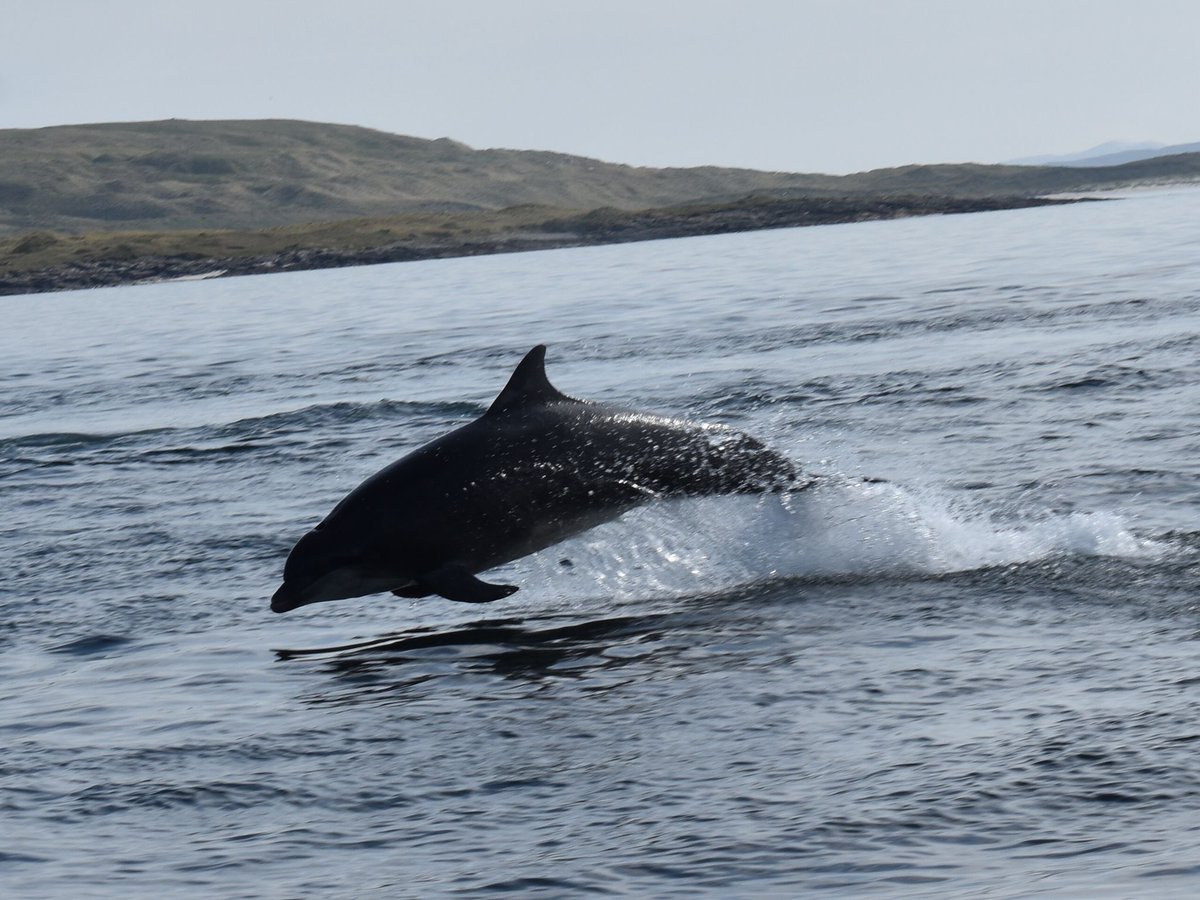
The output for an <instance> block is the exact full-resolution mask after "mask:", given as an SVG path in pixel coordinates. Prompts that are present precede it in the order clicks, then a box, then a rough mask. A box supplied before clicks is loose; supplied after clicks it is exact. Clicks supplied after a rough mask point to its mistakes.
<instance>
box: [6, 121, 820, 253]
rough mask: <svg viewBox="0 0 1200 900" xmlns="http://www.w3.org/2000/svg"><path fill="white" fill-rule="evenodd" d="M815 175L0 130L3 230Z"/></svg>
mask: <svg viewBox="0 0 1200 900" xmlns="http://www.w3.org/2000/svg"><path fill="white" fill-rule="evenodd" d="M828 180H829V179H828V177H825V176H816V177H812V176H794V175H783V174H778V173H770V172H756V171H751V170H745V169H722V168H715V167H705V168H694V169H644V168H635V167H632V166H623V165H614V164H611V163H604V162H600V161H599V160H594V159H586V158H583V157H578V156H568V155H565V154H561V153H544V152H538V151H525V150H474V149H472V148H470V147H468V146H466V145H465V144H460V143H457V142H456V141H452V140H449V139H446V138H442V139H440V140H424V139H421V138H413V137H404V136H401V135H394V134H386V133H383V132H379V131H373V130H371V129H368V128H358V127H354V126H347V125H327V124H319V123H313V122H299V121H288V120H261V121H228V122H220V121H214V122H194V121H184V120H175V119H172V120H167V121H161V122H141V123H116V124H101V125H69V126H60V127H53V128H39V129H9V130H0V233H4V232H7V233H13V232H20V231H27V230H31V229H52V230H56V231H73V232H78V231H93V230H112V229H122V230H127V229H154V230H160V229H175V228H204V227H214V228H216V227H221V228H261V227H268V226H272V225H289V224H297V223H303V222H310V221H329V220H336V219H343V218H348V217H358V216H379V215H395V214H397V213H402V212H409V211H433V212H453V211H470V210H487V209H500V208H504V207H509V206H518V205H524V204H535V205H540V206H551V207H559V208H569V209H596V208H599V207H614V208H617V209H642V208H648V207H655V206H666V205H670V204H673V203H679V202H683V201H687V200H692V199H696V198H701V197H709V196H714V195H745V194H749V193H754V192H757V191H769V190H774V189H779V188H795V187H819V186H820V185H821V184H822V182H823V181H828Z"/></svg>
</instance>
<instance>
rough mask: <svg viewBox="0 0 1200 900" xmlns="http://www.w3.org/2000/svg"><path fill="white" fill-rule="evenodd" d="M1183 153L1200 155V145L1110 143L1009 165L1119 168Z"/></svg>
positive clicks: (1022, 160)
mask: <svg viewBox="0 0 1200 900" xmlns="http://www.w3.org/2000/svg"><path fill="white" fill-rule="evenodd" d="M1182 153H1200V142H1197V143H1194V144H1155V143H1149V142H1147V143H1128V142H1125V141H1109V142H1108V143H1106V144H1100V145H1099V146H1096V147H1092V148H1090V149H1088V150H1081V151H1079V152H1078V153H1066V154H1063V155H1061V156H1027V157H1024V158H1023V159H1014V160H1012V162H1011V163H1010V164H1011V165H1016V166H1072V167H1077V168H1094V167H1099V166H1120V165H1124V164H1125V163H1131V162H1138V161H1140V160H1143V159H1157V158H1159V157H1162V156H1178V155H1180V154H1182Z"/></svg>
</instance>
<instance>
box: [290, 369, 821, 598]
mask: <svg viewBox="0 0 1200 900" xmlns="http://www.w3.org/2000/svg"><path fill="white" fill-rule="evenodd" d="M545 359H546V348H545V347H544V346H542V345H539V346H537V347H534V348H533V349H532V350H530V351H529V353H528V354H527V355H526V356H525V358H524V359H523V360H521V363H520V365H518V366H517V368H516V371H514V372H513V374H512V377H511V378H510V379H509V381H508V384H507V385H506V386H505V388H504V390H502V391H501V392H500V395H499V396H498V397H497V398H496V400H495V402H493V403H492V405H491V407H490V408H489V409H488V411H487V412H486V413H484V414H483V415H482V416H480V417H479V418H478V419H476V420H475V421H474V422H471V423H470V424H467V425H464V426H462V427H461V428H458V429H456V430H454V431H452V432H450V433H449V434H447V435H445V436H444V437H440V438H438V439H437V440H435V441H433V442H431V443H429V444H426V445H425V446H424V447H421V448H419V449H417V450H414V451H413V452H412V453H410V454H408V455H407V456H405V457H404V458H403V459H401V460H399V461H398V462H394V463H392V464H391V465H390V466H388V467H387V468H385V469H383V470H382V471H381V472H378V473H377V474H375V475H372V476H371V477H370V478H368V479H367V480H366V481H364V482H363V483H362V484H360V485H359V486H358V487H357V488H355V489H354V490H353V491H351V492H350V494H349V495H347V496H346V497H345V499H343V500H342V501H341V502H340V503H339V504H338V505H337V506H335V507H334V509H333V512H331V513H330V514H329V515H328V516H326V517H325V520H324V521H322V522H321V524H319V525H318V526H317V527H316V528H314V529H313V530H312V531H310V532H308V533H307V534H306V535H304V536H303V537H302V538H300V540H299V542H297V544H296V546H295V547H294V548H292V552H291V554H290V555H289V556H288V558H287V563H286V564H285V565H284V568H283V584H282V585H281V586H280V588H279V590H277V591H276V592H275V595H274V596H273V597H272V598H271V609H272V610H274V611H275V612H279V613H281V612H287V611H288V610H292V609H296V608H297V607H300V606H306V605H308V604H310V603H320V602H322V601H325V600H341V599H344V598H348V597H362V596H365V595H367V594H374V593H379V592H383V591H391V592H392V593H393V594H396V595H397V596H400V597H426V596H429V595H430V594H439V595H441V596H442V597H445V598H447V599H449V600H458V601H461V602H464V603H487V602H489V601H492V600H499V599H500V598H501V597H507V596H508V595H509V594H511V593H513V592H514V591H515V590H517V587H516V586H515V585H511V584H489V583H487V582H484V581H481V580H479V579H478V578H476V577H475V576H476V574H477V573H479V572H483V571H485V570H487V569H491V568H493V567H495V566H498V565H501V564H502V563H506V562H509V561H511V560H514V559H519V558H520V557H522V556H527V555H528V554H530V553H534V552H536V551H538V550H541V549H543V548H544V547H549V546H550V545H552V544H556V543H558V542H559V541H562V540H565V539H567V538H569V537H571V536H573V535H576V534H579V533H580V532H583V531H586V530H588V529H589V528H593V527H595V526H596V525H599V524H601V523H603V522H607V521H609V520H611V519H615V518H616V517H617V516H619V515H621V513H623V512H626V511H627V510H630V509H632V508H633V507H635V506H639V505H640V504H643V503H646V502H647V501H650V500H654V499H659V498H669V497H694V496H703V495H710V494H747V493H762V492H774V491H782V490H785V489H788V488H793V489H796V488H801V487H805V486H807V485H806V484H805V483H803V482H799V483H798V481H797V473H796V469H795V467H794V466H793V465H792V463H791V462H790V461H789V460H787V459H786V458H785V457H783V456H781V455H780V454H778V453H776V452H774V451H773V450H770V449H768V448H767V447H765V446H763V444H761V443H760V442H759V441H757V440H755V439H754V438H752V437H750V436H749V435H747V434H743V433H742V432H740V431H736V430H735V429H733V428H729V427H727V426H724V425H709V424H702V423H698V422H689V421H686V420H683V419H673V418H666V417H663V416H656V415H650V414H647V413H640V412H632V411H629V410H624V409H620V408H617V407H613V406H607V405H604V404H600V403H591V402H588V401H584V400H575V399H573V398H571V397H568V396H566V395H565V394H562V393H560V392H559V391H558V390H557V389H556V388H555V387H554V386H553V385H551V384H550V382H549V380H548V379H547V378H546V369H545Z"/></svg>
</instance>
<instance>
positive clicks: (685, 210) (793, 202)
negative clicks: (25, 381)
mask: <svg viewBox="0 0 1200 900" xmlns="http://www.w3.org/2000/svg"><path fill="white" fill-rule="evenodd" d="M1091 199H1096V198H1094V197H1062V196H1059V197H1047V196H1041V197H1026V196H1008V197H1004V196H1000V197H949V196H927V195H926V196H861V195H860V196H840V197H800V198H772V197H748V198H743V199H741V200H737V201H732V202H726V203H706V204H692V205H687V206H678V207H670V208H663V209H649V210H640V211H624V210H616V209H608V208H605V209H598V210H592V211H590V212H583V213H575V214H571V213H566V214H564V212H563V211H561V210H559V211H552V212H551V211H548V212H547V214H546V215H545V216H544V217H534V218H533V219H532V220H531V219H530V217H529V216H528V215H526V216H523V217H522V218H523V221H520V222H518V223H515V224H514V225H512V226H510V227H504V226H503V225H501V227H497V225H496V223H494V222H493V223H491V225H490V227H488V228H470V227H465V228H460V229H458V233H457V234H455V233H454V229H446V228H442V229H439V230H438V231H436V232H428V233H414V234H410V235H406V236H404V237H401V238H400V239H393V238H392V237H391V236H390V235H388V229H379V228H374V226H375V225H377V224H378V221H377V220H372V221H371V222H370V224H371V225H372V227H373V232H372V233H373V234H375V235H379V237H376V239H375V243H374V244H371V243H370V242H369V241H368V243H367V245H365V246H364V245H362V243H363V238H362V236H361V235H358V236H357V237H356V239H355V240H354V241H350V242H349V243H351V244H357V245H356V246H336V245H330V246H323V245H322V242H320V241H317V242H314V243H312V244H310V245H307V246H306V245H303V244H297V243H295V242H292V243H290V244H289V245H287V246H283V247H281V248H280V249H278V250H272V251H270V252H258V253H244V254H229V255H224V254H214V253H204V252H195V251H188V252H179V253H172V254H170V255H156V254H153V253H149V254H141V255H138V254H134V255H133V256H132V258H130V254H129V253H128V251H127V250H125V252H122V253H121V254H112V255H108V256H104V255H99V256H97V257H96V258H92V259H87V258H84V259H76V260H72V261H69V262H62V263H57V264H52V265H44V266H40V267H38V266H36V265H31V266H30V267H29V268H27V269H21V268H20V260H19V257H18V255H17V253H10V254H9V255H8V256H7V258H6V259H3V260H0V296H6V295H7V296H13V295H19V294H36V293H49V292H56V291H68V290H81V289H87V288H96V287H115V286H119V285H132V284H145V283H155V282H164V281H175V280H194V279H205V278H220V277H230V276H235V275H259V274H268V273H272V272H293V271H303V270H310V269H326V268H342V267H346V266H359V265H378V264H381V263H394V262H412V261H417V260H428V259H447V258H451V257H463V256H484V255H491V254H496V253H520V252H527V251H532V250H550V249H560V248H566V247H588V246H600V245H605V244H619V243H630V242H635V241H649V240H662V239H668V238H680V237H697V236H700V235H706V234H728V233H731V232H740V231H760V230H768V229H775V228H797V227H804V226H809V225H833V224H847V223H852V222H866V221H879V220H887V219H898V218H909V217H913V216H923V215H955V214H963V213H973V212H994V211H998V210H1005V209H1024V208H1029V207H1038V206H1053V205H1061V204H1064V203H1077V202H1084V201H1087V200H1091ZM364 221H365V220H364ZM255 234H256V235H257V236H261V235H262V234H263V232H258V233H255ZM279 234H280V240H286V239H287V238H288V235H287V234H286V233H283V232H280V233H279ZM206 235H207V233H206ZM384 236H387V239H386V240H384V239H383V237H384ZM50 240H52V241H58V240H59V239H58V238H57V237H56V236H51V238H50ZM18 252H19V251H18ZM14 260H16V261H17V263H16V265H15V266H14Z"/></svg>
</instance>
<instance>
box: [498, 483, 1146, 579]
mask: <svg viewBox="0 0 1200 900" xmlns="http://www.w3.org/2000/svg"><path fill="white" fill-rule="evenodd" d="M1162 552H1163V549H1162V547H1161V546H1160V545H1157V544H1155V543H1154V542H1152V541H1148V540H1144V539H1142V538H1139V537H1137V536H1136V535H1135V534H1133V533H1132V531H1131V530H1130V528H1129V525H1128V524H1127V523H1126V521H1125V520H1124V519H1123V518H1122V517H1121V516H1119V515H1116V514H1114V513H1107V512H1096V513H1070V514H1065V515H1038V516H1031V517H1028V518H1026V519H1024V520H1018V521H1011V520H1008V521H1000V520H999V519H998V518H997V517H996V516H994V515H992V514H990V513H988V512H986V511H973V510H964V509H959V508H956V506H955V505H954V504H952V503H950V502H949V501H948V500H947V499H946V498H945V497H942V496H938V495H936V494H922V493H919V492H914V491H910V490H907V489H905V488H903V487H900V486H897V485H895V484H886V483H874V484H872V483H860V482H849V481H828V482H825V483H824V484H822V485H820V486H818V487H815V488H812V489H810V490H808V491H805V492H803V493H799V494H792V495H769V496H763V497H710V498H704V499H701V500H688V501H677V502H672V503H665V504H652V505H649V506H645V507H642V508H641V509H638V510H636V511H634V512H632V513H629V514H627V515H626V516H624V517H622V518H621V519H620V520H618V521H616V522H612V523H609V524H607V525H604V526H602V527H600V528H597V529H595V530H593V531H591V532H588V533H587V534H585V535H583V536H581V537H579V538H576V539H574V540H572V541H569V542H567V543H564V544H561V545H559V546H557V547H555V548H551V549H549V550H546V551H543V552H542V553H540V554H538V555H536V556H534V557H531V558H529V559H528V560H524V561H522V562H521V563H518V564H517V565H516V568H517V569H518V574H516V575H515V576H514V577H518V578H522V579H524V580H525V583H527V584H529V586H531V587H532V586H533V585H534V584H535V583H537V581H538V580H539V579H544V580H545V582H546V586H547V587H550V588H552V589H558V588H561V589H562V590H563V591H564V592H567V593H571V594H575V595H578V594H579V593H580V592H581V589H582V592H583V593H586V594H592V593H594V592H595V589H596V588H599V589H601V590H602V591H603V592H604V593H605V594H606V595H608V596H614V595H615V596H623V595H625V596H645V595H646V594H647V593H666V594H695V593H704V592H708V591H715V590H721V589H725V588H728V587H732V586H735V585H739V584H748V583H752V582H756V581H762V580H765V579H774V578H816V579H820V578H839V577H856V578H872V577H895V576H908V575H922V574H928V575H940V574H947V573H951V572H964V571H970V570H973V569H982V568H989V567H994V566H1006V565H1013V564H1016V563H1025V562H1035V561H1037V560H1041V559H1046V558H1049V557H1054V556H1061V555H1085V556H1117V557H1152V556H1156V555H1160V554H1161V553H1162ZM564 561H566V562H564ZM518 583H521V582H518Z"/></svg>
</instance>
